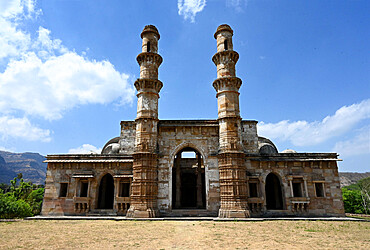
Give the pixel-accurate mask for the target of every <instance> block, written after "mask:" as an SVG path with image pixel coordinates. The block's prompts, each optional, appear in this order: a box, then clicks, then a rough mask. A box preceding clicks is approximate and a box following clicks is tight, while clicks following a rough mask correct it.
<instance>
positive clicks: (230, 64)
mask: <svg viewBox="0 0 370 250" xmlns="http://www.w3.org/2000/svg"><path fill="white" fill-rule="evenodd" d="M232 36H233V30H232V29H231V28H230V26H229V25H227V24H223V25H220V26H219V27H218V28H217V31H216V33H215V35H214V37H215V39H216V40H217V53H216V54H215V55H214V56H213V57H212V61H213V62H214V63H215V64H216V66H217V79H216V80H215V81H214V82H213V87H214V88H215V89H216V91H217V95H216V97H217V102H218V122H219V153H218V167H219V171H220V197H221V204H220V205H221V206H220V210H219V215H218V216H219V217H224V218H245V217H249V216H250V213H249V210H248V204H247V186H246V167H245V155H244V153H243V148H242V143H241V117H240V112H239V88H240V86H241V84H242V80H241V79H240V78H238V77H236V75H235V64H236V62H237V61H238V59H239V54H238V53H237V52H235V51H234V50H233V42H232Z"/></svg>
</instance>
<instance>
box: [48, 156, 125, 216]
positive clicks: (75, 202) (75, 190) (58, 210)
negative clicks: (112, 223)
mask: <svg viewBox="0 0 370 250" xmlns="http://www.w3.org/2000/svg"><path fill="white" fill-rule="evenodd" d="M108 158H109V159H108ZM47 159H48V167H47V173H46V183H45V194H44V201H43V206H42V215H77V214H86V213H88V212H90V211H92V210H94V209H96V208H97V202H98V195H99V191H98V189H99V184H100V180H101V179H102V177H103V176H104V175H106V174H110V175H112V177H113V178H114V185H115V190H114V197H116V196H118V194H117V191H118V183H119V182H120V181H122V180H124V179H125V180H126V181H130V179H132V159H130V158H122V157H118V158H115V159H112V158H111V157H102V156H94V155H84V156H83V155H79V156H78V155H62V156H61V155H53V156H48V157H47ZM81 182H87V183H88V191H87V195H86V197H79V196H80V195H79V193H80V192H81V190H80V188H81V187H80V184H81ZM61 183H66V184H67V193H66V195H65V197H60V195H61V185H62V184H61ZM118 200H119V199H117V200H115V204H114V205H115V207H114V209H115V210H117V209H116V206H117V201H118ZM116 212H117V211H116Z"/></svg>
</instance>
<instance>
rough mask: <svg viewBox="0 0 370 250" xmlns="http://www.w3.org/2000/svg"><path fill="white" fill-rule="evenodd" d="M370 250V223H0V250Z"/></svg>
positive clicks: (82, 221) (79, 221)
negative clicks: (139, 249)
mask: <svg viewBox="0 0 370 250" xmlns="http://www.w3.org/2000/svg"><path fill="white" fill-rule="evenodd" d="M115 247H117V248H130V249H132V248H144V249H170V248H179V249H199V248H200V249H212V248H214V249H220V248H224V249H248V248H252V249H260V248H265V249H267V248H268V249H271V248H272V249H277V248H278V249H290V248H300V249H302V248H304V249H308V248H327V249H329V248H331V249H332V248H345V249H348V248H357V249H370V223H369V222H349V221H346V222H337V221H333V222H329V221H263V222H213V221H108V220H99V221H87V220H74V221H71V220H69V221H67V220H64V221H42V220H39V221H23V220H20V221H15V222H1V223H0V249H6V248H12V249H13V248H37V249H43V248H100V249H107V248H115Z"/></svg>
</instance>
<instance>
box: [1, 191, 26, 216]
mask: <svg viewBox="0 0 370 250" xmlns="http://www.w3.org/2000/svg"><path fill="white" fill-rule="evenodd" d="M28 216H33V214H32V209H31V206H30V205H29V204H28V203H27V202H26V201H24V200H17V199H16V198H15V197H14V195H13V194H9V193H7V194H2V193H1V194H0V218H1V219H12V218H23V217H28Z"/></svg>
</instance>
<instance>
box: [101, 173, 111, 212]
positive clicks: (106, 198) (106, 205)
mask: <svg viewBox="0 0 370 250" xmlns="http://www.w3.org/2000/svg"><path fill="white" fill-rule="evenodd" d="M113 202H114V181H113V176H112V175H110V174H106V175H104V176H103V178H102V179H101V181H100V185H99V198H98V208H99V209H113Z"/></svg>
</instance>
